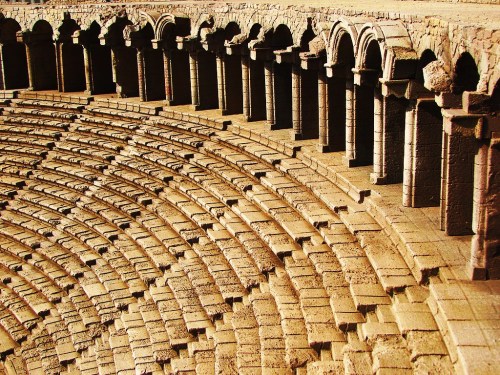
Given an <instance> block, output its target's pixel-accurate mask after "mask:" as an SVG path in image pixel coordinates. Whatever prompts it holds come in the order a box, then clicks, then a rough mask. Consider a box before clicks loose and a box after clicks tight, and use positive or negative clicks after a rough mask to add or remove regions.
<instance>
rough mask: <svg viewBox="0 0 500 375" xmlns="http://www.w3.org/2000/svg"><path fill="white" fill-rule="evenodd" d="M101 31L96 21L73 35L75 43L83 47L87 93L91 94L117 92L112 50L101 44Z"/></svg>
mask: <svg viewBox="0 0 500 375" xmlns="http://www.w3.org/2000/svg"><path fill="white" fill-rule="evenodd" d="M101 30H102V28H101V25H100V23H99V21H98V20H94V21H92V22H91V23H90V24H88V25H86V28H85V29H83V30H77V31H75V32H74V33H73V43H78V44H81V45H82V46H83V53H84V60H85V64H86V71H85V79H86V91H87V92H88V93H89V94H105V93H111V92H113V91H115V85H114V82H113V72H112V63H111V49H110V47H109V46H108V45H105V44H103V45H101V44H100V41H99V35H101Z"/></svg>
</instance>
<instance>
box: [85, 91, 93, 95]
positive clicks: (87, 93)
mask: <svg viewBox="0 0 500 375" xmlns="http://www.w3.org/2000/svg"><path fill="white" fill-rule="evenodd" d="M83 93H84V94H85V95H94V92H93V91H92V90H85V91H84V92H83Z"/></svg>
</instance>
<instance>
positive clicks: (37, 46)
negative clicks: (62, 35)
mask: <svg viewBox="0 0 500 375" xmlns="http://www.w3.org/2000/svg"><path fill="white" fill-rule="evenodd" d="M53 34H54V33H53V28H52V25H51V24H50V23H49V22H48V21H45V20H42V19H40V20H38V21H36V22H35V23H34V24H33V28H32V31H31V36H30V42H29V47H28V48H29V51H30V59H28V63H30V64H31V69H30V71H31V74H32V77H31V81H32V85H33V89H34V90H54V89H56V88H57V69H56V53H55V48H54V43H53Z"/></svg>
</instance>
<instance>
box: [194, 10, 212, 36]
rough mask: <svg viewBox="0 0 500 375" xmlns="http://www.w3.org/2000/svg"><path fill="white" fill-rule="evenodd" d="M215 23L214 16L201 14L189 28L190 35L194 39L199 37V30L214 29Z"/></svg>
mask: <svg viewBox="0 0 500 375" xmlns="http://www.w3.org/2000/svg"><path fill="white" fill-rule="evenodd" d="M214 26H215V21H214V16H213V15H211V14H207V13H203V14H201V15H200V16H199V17H198V19H197V20H196V22H195V24H194V25H193V27H192V28H191V35H192V36H194V37H200V32H201V29H203V28H208V29H211V28H214Z"/></svg>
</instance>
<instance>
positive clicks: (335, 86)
mask: <svg viewBox="0 0 500 375" xmlns="http://www.w3.org/2000/svg"><path fill="white" fill-rule="evenodd" d="M337 54H338V55H337V61H336V66H335V68H334V71H333V74H332V75H333V76H332V77H331V78H329V79H328V146H329V149H330V150H331V151H344V150H345V149H346V127H347V126H351V121H347V120H348V119H349V120H352V117H353V114H352V110H351V109H352V105H353V103H352V99H353V77H352V69H353V68H354V61H355V60H354V47H353V45H352V41H351V37H350V36H349V34H347V33H344V34H343V35H342V37H341V38H340V42H339V45H338V51H337ZM347 90H349V95H347V92H346V91H347ZM348 99H349V103H347V102H346V101H347V100H348ZM348 109H349V111H347V110H348Z"/></svg>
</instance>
